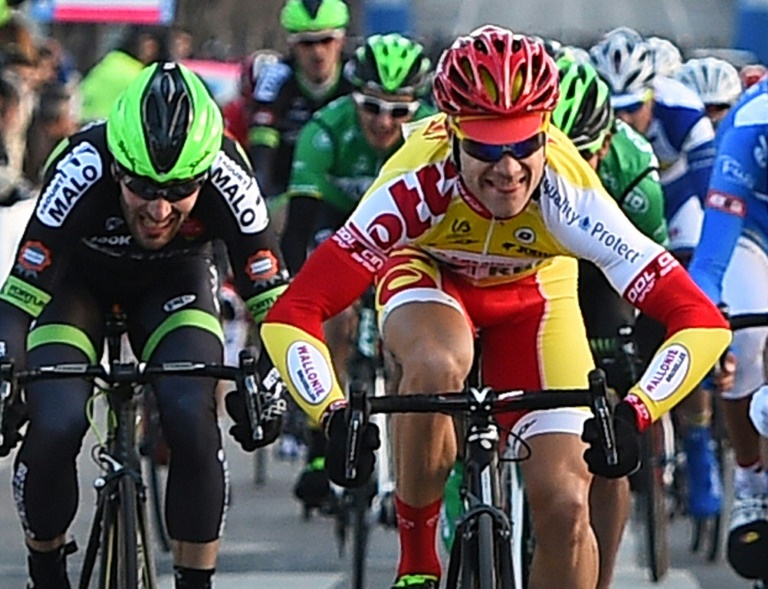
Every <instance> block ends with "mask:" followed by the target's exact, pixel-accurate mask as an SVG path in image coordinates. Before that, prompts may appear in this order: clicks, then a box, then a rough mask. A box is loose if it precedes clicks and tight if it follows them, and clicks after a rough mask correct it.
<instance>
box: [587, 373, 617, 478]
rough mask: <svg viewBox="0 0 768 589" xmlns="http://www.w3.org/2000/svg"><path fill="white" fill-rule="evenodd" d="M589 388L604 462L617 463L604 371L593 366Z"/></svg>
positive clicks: (610, 464)
mask: <svg viewBox="0 0 768 589" xmlns="http://www.w3.org/2000/svg"><path fill="white" fill-rule="evenodd" d="M588 378H589V390H590V393H591V394H592V413H593V414H594V416H595V419H596V420H597V429H598V431H599V432H600V442H601V444H602V446H603V452H605V458H606V462H607V464H608V465H609V466H616V465H617V464H618V463H619V453H618V449H617V448H616V432H615V431H614V429H613V417H612V415H611V409H610V407H609V406H608V388H607V386H606V383H605V372H603V371H602V370H601V369H600V368H595V369H594V370H591V371H590V373H589V376H588Z"/></svg>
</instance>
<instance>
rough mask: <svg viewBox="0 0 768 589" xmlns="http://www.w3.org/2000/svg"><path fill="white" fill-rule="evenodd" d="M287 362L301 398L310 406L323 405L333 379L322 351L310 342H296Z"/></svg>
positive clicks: (291, 347)
mask: <svg viewBox="0 0 768 589" xmlns="http://www.w3.org/2000/svg"><path fill="white" fill-rule="evenodd" d="M286 360H287V362H286V363H287V366H288V375H289V377H290V379H291V382H292V383H293V386H294V387H296V390H297V391H298V392H299V395H301V398H302V399H304V400H305V401H306V402H307V403H309V404H310V405H319V404H320V403H322V402H323V401H324V400H325V399H326V398H327V397H328V395H329V394H330V392H331V387H332V385H333V379H332V378H331V369H330V366H328V362H327V361H326V359H325V356H323V354H322V353H321V352H320V350H318V349H317V348H316V347H315V346H313V345H312V344H310V343H308V342H304V341H298V342H294V343H293V344H291V346H290V347H289V348H288V354H287V357H286Z"/></svg>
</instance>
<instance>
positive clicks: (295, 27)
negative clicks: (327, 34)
mask: <svg viewBox="0 0 768 589" xmlns="http://www.w3.org/2000/svg"><path fill="white" fill-rule="evenodd" d="M348 23H349V8H348V7H347V5H346V4H345V3H344V1H343V0H288V1H287V2H286V3H285V6H283V10H282V11H281V12H280V24H282V25H283V28H284V29H285V30H286V31H288V32H289V33H306V32H314V31H326V30H329V29H344V28H346V26H347V24H348Z"/></svg>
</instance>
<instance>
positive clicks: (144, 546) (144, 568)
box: [136, 495, 157, 589]
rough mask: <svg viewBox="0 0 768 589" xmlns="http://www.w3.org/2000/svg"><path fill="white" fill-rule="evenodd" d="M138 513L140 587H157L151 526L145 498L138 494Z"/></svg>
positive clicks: (145, 588)
mask: <svg viewBox="0 0 768 589" xmlns="http://www.w3.org/2000/svg"><path fill="white" fill-rule="evenodd" d="M136 515H137V524H138V526H137V533H138V534H137V547H138V558H137V562H138V565H139V572H138V577H139V579H140V581H141V584H140V585H139V589H156V587H157V578H156V575H155V563H154V560H153V559H152V542H151V540H150V532H149V526H148V525H147V515H146V513H145V510H144V503H143V499H142V498H141V496H139V495H137V503H136Z"/></svg>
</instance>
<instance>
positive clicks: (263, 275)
mask: <svg viewBox="0 0 768 589" xmlns="http://www.w3.org/2000/svg"><path fill="white" fill-rule="evenodd" d="M278 270H279V265H278V262H277V258H276V257H275V254H273V253H272V252H271V251H269V250H259V251H257V252H256V253H255V254H253V255H252V256H251V257H250V258H248V260H247V261H246V263H245V272H246V274H248V277H249V278H250V279H251V280H252V281H253V282H263V281H266V280H269V279H270V278H272V277H273V276H275V275H276V274H277V272H278Z"/></svg>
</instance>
